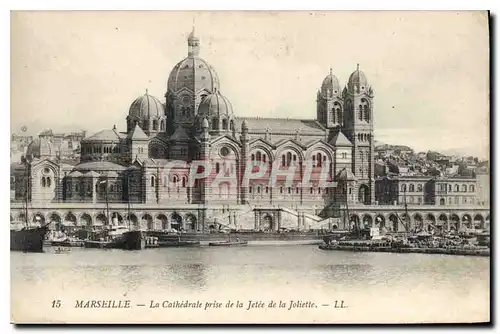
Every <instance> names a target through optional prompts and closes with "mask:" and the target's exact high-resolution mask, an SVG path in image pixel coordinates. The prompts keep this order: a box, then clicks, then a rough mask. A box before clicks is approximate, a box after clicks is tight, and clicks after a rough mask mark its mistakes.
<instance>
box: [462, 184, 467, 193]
mask: <svg viewBox="0 0 500 334" xmlns="http://www.w3.org/2000/svg"><path fill="white" fill-rule="evenodd" d="M462 191H463V192H464V193H466V192H467V185H465V184H463V185H462Z"/></svg>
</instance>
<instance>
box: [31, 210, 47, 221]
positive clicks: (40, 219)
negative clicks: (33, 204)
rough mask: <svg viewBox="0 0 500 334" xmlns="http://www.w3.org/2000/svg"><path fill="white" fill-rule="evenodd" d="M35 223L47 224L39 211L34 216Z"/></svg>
mask: <svg viewBox="0 0 500 334" xmlns="http://www.w3.org/2000/svg"><path fill="white" fill-rule="evenodd" d="M32 221H33V223H37V222H38V223H40V224H44V223H45V215H44V214H43V213H42V212H40V211H38V212H36V213H34V214H33V220H32Z"/></svg>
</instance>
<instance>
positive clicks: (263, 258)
mask: <svg viewBox="0 0 500 334" xmlns="http://www.w3.org/2000/svg"><path fill="white" fill-rule="evenodd" d="M489 267H490V259H489V258H484V257H466V256H452V255H435V254H431V255H429V254H392V253H351V252H335V251H322V250H320V249H318V247H317V246H316V245H302V246H297V245H293V246H291V245H282V246H266V245H262V246H247V247H227V248H226V247H199V248H168V249H146V250H143V251H123V250H98V249H83V248H73V249H71V251H70V252H68V253H61V254H56V253H55V252H54V250H53V249H51V248H50V247H47V248H46V251H45V253H40V254H25V253H20V252H11V308H12V320H13V321H16V320H17V321H21V322H29V321H37V322H59V321H61V322H92V323H101V322H126V323H151V322H154V323H199V322H201V323H213V322H223V323H254V322H259V323H260V322H269V323H283V322H285V323H301V322H302V323H308V322H313V321H315V322H321V323H325V322H326V323H408V322H417V323H424V322H457V321H458V322H481V321H489V318H490V314H489V307H490V305H489V303H490V289H489V287H490V272H489V270H490V268H489ZM82 300H84V301H88V300H130V303H131V305H132V306H133V307H132V308H130V309H118V308H117V309H95V308H92V309H91V308H85V309H82V308H79V307H77V304H78V301H82ZM54 301H57V303H55V302H54ZM175 301H178V302H184V301H185V302H190V303H191V302H192V303H194V302H200V303H201V304H202V307H201V308H181V307H169V305H172V304H168V303H164V302H175ZM273 301H274V302H275V303H276V306H275V307H272V303H271V302H273ZM297 301H298V302H301V303H302V304H301V303H297ZM252 302H257V303H254V304H252ZM258 302H260V303H258ZM280 302H282V303H283V304H286V305H285V306H284V307H281V308H280V307H279V305H280ZM294 302H295V304H294ZM306 302H310V303H309V304H308V305H309V306H307V305H306V304H304V303H306ZM54 303H55V304H54ZM207 303H208V304H207ZM231 303H233V306H231ZM270 303H271V304H270ZM311 303H314V306H312V307H311ZM342 303H343V304H342ZM242 304H243V305H242ZM154 305H156V306H159V307H152V306H154ZM207 305H208V307H206V306H207ZM236 305H240V307H236ZM252 305H253V306H254V307H252ZM259 305H260V306H259ZM262 305H264V307H263V306H262ZM293 305H295V306H296V307H293ZM340 305H343V306H342V307H339V306H340ZM226 306H227V307H226ZM290 306H292V307H290ZM335 306H337V307H335Z"/></svg>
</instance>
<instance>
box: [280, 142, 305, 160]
mask: <svg viewBox="0 0 500 334" xmlns="http://www.w3.org/2000/svg"><path fill="white" fill-rule="evenodd" d="M290 151H291V152H293V153H294V154H296V155H297V160H298V162H304V160H305V158H304V151H303V150H302V148H300V147H298V146H297V145H291V144H290V143H285V144H284V145H283V146H280V147H278V149H277V150H276V159H277V160H279V159H281V156H282V155H283V154H285V155H286V153H288V152H290Z"/></svg>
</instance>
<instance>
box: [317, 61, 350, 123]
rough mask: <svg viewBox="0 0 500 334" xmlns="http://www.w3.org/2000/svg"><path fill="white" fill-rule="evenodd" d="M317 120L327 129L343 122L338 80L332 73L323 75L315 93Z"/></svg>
mask: <svg viewBox="0 0 500 334" xmlns="http://www.w3.org/2000/svg"><path fill="white" fill-rule="evenodd" d="M316 102H317V109H316V110H317V120H318V121H319V122H320V123H321V124H323V125H324V126H325V127H326V128H328V129H334V128H339V127H341V126H342V124H343V123H344V111H343V102H342V92H341V90H340V85H339V80H338V79H337V77H336V76H335V75H333V73H332V69H330V73H329V74H328V75H327V76H326V77H325V79H324V80H323V83H322V84H321V89H320V90H319V91H318V94H317V99H316Z"/></svg>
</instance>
